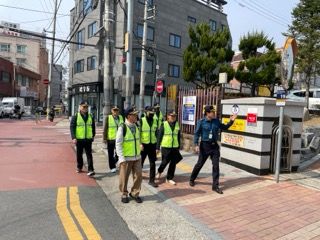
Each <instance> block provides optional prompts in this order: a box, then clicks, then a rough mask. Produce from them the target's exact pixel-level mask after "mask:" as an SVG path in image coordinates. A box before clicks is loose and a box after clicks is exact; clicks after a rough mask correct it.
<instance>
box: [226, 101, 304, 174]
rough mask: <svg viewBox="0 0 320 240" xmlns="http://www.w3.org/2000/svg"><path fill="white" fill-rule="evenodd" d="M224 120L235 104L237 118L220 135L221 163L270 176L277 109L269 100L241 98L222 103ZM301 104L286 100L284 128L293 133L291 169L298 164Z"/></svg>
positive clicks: (302, 104) (274, 103)
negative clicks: (237, 109)
mask: <svg viewBox="0 0 320 240" xmlns="http://www.w3.org/2000/svg"><path fill="white" fill-rule="evenodd" d="M221 103H222V105H223V110H222V113H223V121H224V122H227V121H228V119H229V116H230V114H232V112H231V109H232V107H233V105H234V104H237V105H238V106H239V109H240V111H239V113H238V118H237V119H236V121H235V123H234V124H233V126H232V127H231V128H229V130H227V131H224V132H222V134H221V160H222V161H224V162H227V163H229V164H231V165H234V166H236V167H239V168H242V169H244V170H247V171H249V172H252V173H255V174H258V175H264V174H268V173H270V169H271V166H270V164H271V163H272V162H273V161H274V160H275V159H271V156H272V147H274V146H272V142H271V141H272V130H273V127H275V126H277V125H278V122H279V107H277V106H276V99H272V98H240V99H230V100H222V101H221ZM303 108H304V103H301V102H294V101H287V102H286V106H285V107H284V114H285V117H284V125H288V126H289V127H290V128H291V130H292V132H293V139H292V155H291V169H290V170H292V171H295V170H297V168H298V167H299V163H300V149H301V133H302V116H303Z"/></svg>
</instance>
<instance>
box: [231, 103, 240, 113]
mask: <svg viewBox="0 0 320 240" xmlns="http://www.w3.org/2000/svg"><path fill="white" fill-rule="evenodd" d="M239 111H240V108H239V106H238V105H237V104H234V105H233V106H232V109H231V112H232V113H233V114H238V113H239Z"/></svg>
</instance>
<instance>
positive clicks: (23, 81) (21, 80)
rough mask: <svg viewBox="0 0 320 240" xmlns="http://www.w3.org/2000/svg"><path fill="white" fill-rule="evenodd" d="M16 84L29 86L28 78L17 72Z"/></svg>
mask: <svg viewBox="0 0 320 240" xmlns="http://www.w3.org/2000/svg"><path fill="white" fill-rule="evenodd" d="M17 79H18V86H23V87H29V78H28V77H26V76H23V75H20V74H18V77H17Z"/></svg>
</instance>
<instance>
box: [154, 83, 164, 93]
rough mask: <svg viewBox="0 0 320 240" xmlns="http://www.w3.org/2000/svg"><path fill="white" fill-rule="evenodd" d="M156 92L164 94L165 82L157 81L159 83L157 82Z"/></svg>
mask: <svg viewBox="0 0 320 240" xmlns="http://www.w3.org/2000/svg"><path fill="white" fill-rule="evenodd" d="M156 91H157V93H162V92H163V81H162V80H157V82H156Z"/></svg>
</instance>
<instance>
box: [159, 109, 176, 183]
mask: <svg viewBox="0 0 320 240" xmlns="http://www.w3.org/2000/svg"><path fill="white" fill-rule="evenodd" d="M176 118H177V114H176V112H175V111H173V110H171V111H169V112H168V114H167V119H168V120H167V121H164V122H163V124H162V125H161V127H160V129H159V134H158V141H157V153H158V152H159V151H160V147H161V155H162V161H161V164H160V166H159V168H158V173H157V176H156V178H157V179H159V178H160V177H161V174H162V172H163V171H164V169H165V168H166V166H167V165H168V164H169V168H168V173H167V180H166V181H167V182H168V183H170V184H172V185H176V182H175V181H173V178H174V173H175V171H176V164H177V163H178V162H179V161H180V160H181V159H182V156H181V154H180V151H179V148H180V127H179V123H178V121H177V120H176Z"/></svg>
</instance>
